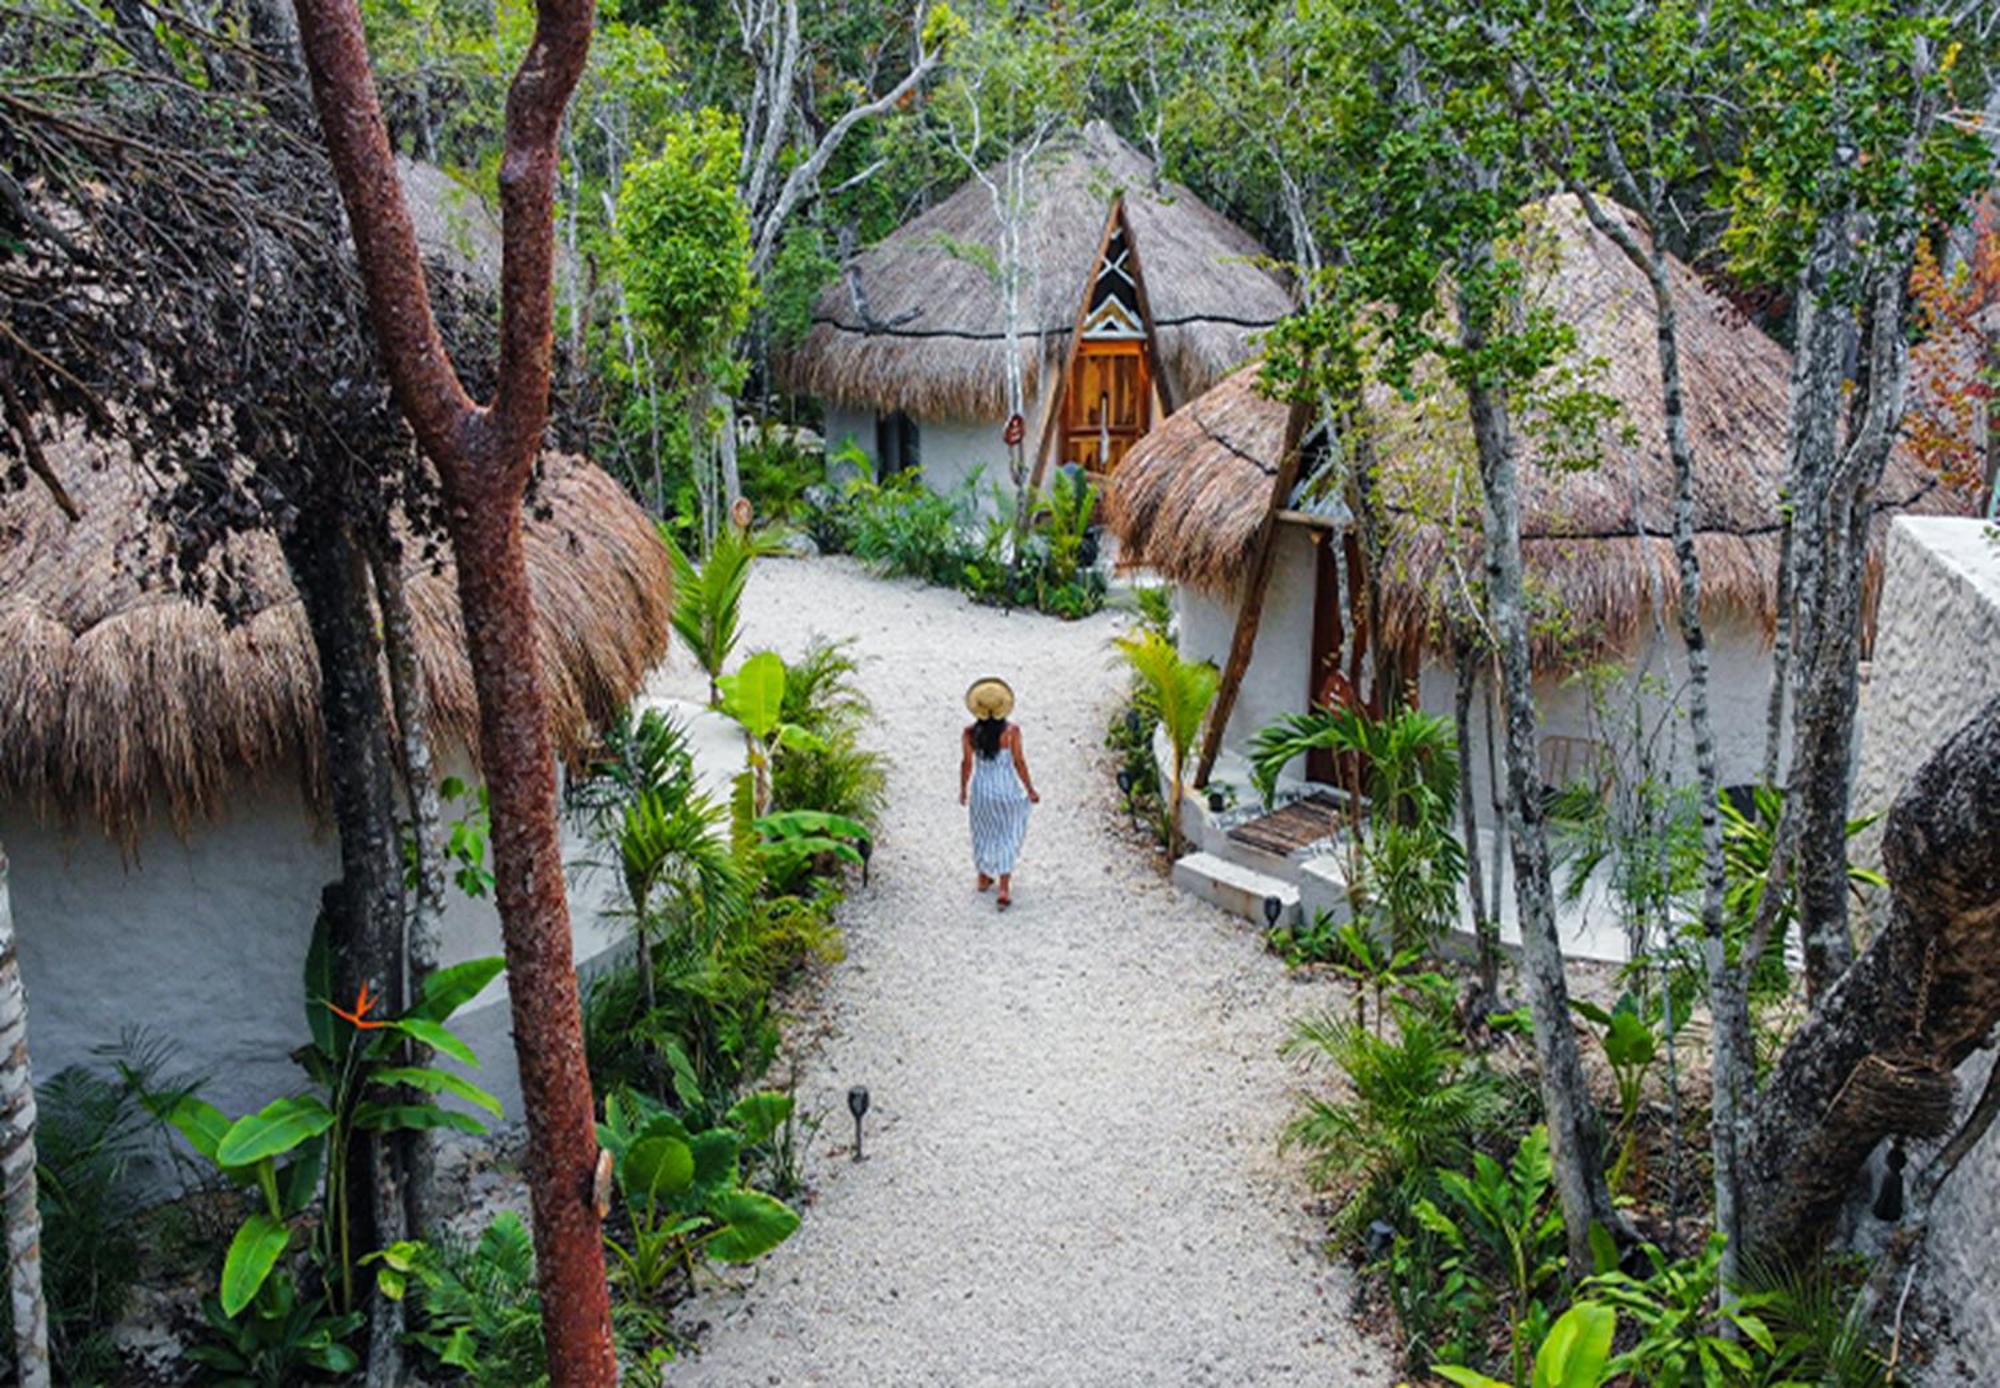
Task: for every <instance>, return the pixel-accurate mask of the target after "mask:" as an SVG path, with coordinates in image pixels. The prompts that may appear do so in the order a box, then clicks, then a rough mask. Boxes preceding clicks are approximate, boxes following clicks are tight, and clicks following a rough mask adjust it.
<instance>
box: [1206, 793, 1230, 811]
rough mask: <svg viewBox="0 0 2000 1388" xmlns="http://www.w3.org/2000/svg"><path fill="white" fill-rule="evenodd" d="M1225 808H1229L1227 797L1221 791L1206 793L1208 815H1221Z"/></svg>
mask: <svg viewBox="0 0 2000 1388" xmlns="http://www.w3.org/2000/svg"><path fill="white" fill-rule="evenodd" d="M1227 808H1229V800H1228V797H1227V796H1225V795H1224V794H1223V793H1222V792H1221V791H1219V790H1211V791H1210V792H1209V793H1208V812H1209V813H1210V814H1221V813H1222V812H1223V811H1224V810H1225V809H1227Z"/></svg>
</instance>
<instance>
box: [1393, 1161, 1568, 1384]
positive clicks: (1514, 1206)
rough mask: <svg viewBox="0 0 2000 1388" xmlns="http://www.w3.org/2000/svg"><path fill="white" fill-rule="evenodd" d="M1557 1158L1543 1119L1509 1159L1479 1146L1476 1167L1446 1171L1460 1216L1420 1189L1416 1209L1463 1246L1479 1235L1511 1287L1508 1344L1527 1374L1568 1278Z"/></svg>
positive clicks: (1446, 1192)
mask: <svg viewBox="0 0 2000 1388" xmlns="http://www.w3.org/2000/svg"><path fill="white" fill-rule="evenodd" d="M1554 1178H1555V1166H1554V1164H1553V1163H1552V1162H1551V1160H1550V1158H1549V1130H1548V1129H1547V1128H1546V1127H1545V1126H1543V1125H1541V1124H1539V1123H1538V1124H1536V1125H1535V1126H1534V1127H1533V1128H1531V1129H1530V1130H1529V1132H1528V1135H1527V1136H1526V1137H1524V1138H1522V1139H1521V1145H1520V1146H1519V1147H1518V1148H1516V1149H1515V1152H1514V1159H1513V1161H1512V1162H1510V1163H1509V1164H1508V1165H1507V1166H1506V1167H1504V1168H1503V1167H1502V1166H1501V1165H1500V1163H1499V1162H1497V1161H1495V1160H1494V1159H1493V1158H1491V1157H1489V1156H1487V1155H1486V1154H1485V1153H1484V1152H1475V1153H1474V1154H1473V1157H1472V1172H1471V1174H1470V1175H1468V1174H1466V1173H1465V1172H1463V1171H1440V1172H1438V1175H1437V1180H1438V1185H1439V1187H1440V1188H1441V1190H1442V1192H1443V1199H1444V1202H1445V1203H1446V1204H1449V1205H1450V1206H1451V1207H1452V1209H1453V1211H1454V1213H1455V1214H1456V1215H1457V1216H1458V1218H1457V1219H1456V1220H1454V1219H1452V1218H1451V1217H1449V1216H1447V1215H1446V1214H1445V1212H1444V1211H1443V1210H1442V1209H1440V1208H1439V1206H1438V1204H1437V1203H1436V1202H1434V1201H1432V1200H1431V1199H1430V1198H1429V1197H1428V1196H1418V1197H1417V1199H1416V1200H1415V1201H1414V1202H1413V1203H1412V1206H1411V1213H1412V1214H1414V1215H1415V1217H1416V1219H1417V1222H1418V1223H1419V1224H1421V1225H1422V1226H1423V1227H1424V1228H1426V1229H1428V1230H1429V1231H1430V1232H1431V1233H1433V1234H1435V1235H1437V1236H1438V1237H1439V1238H1440V1239H1442V1240H1443V1241H1444V1242H1445V1243H1446V1244H1447V1245H1449V1246H1450V1247H1451V1248H1452V1249H1454V1250H1456V1251H1457V1252H1460V1253H1464V1252H1465V1251H1466V1250H1467V1248H1468V1246H1469V1244H1470V1243H1474V1242H1476V1243H1477V1244H1478V1246H1479V1247H1480V1248H1482V1249H1483V1250H1484V1253H1485V1256H1486V1258H1487V1259H1488V1261H1489V1262H1490V1264H1491V1265H1492V1266H1494V1267H1496V1268H1498V1269H1499V1271H1500V1276H1501V1279H1502V1281H1503V1283H1504V1284H1505V1286H1506V1288H1507V1300H1506V1306H1507V1320H1508V1345H1509V1347H1510V1354H1511V1356H1512V1359H1513V1365H1514V1379H1515V1381H1516V1382H1519V1381H1520V1380H1521V1379H1522V1378H1523V1376H1524V1374H1525V1371H1526V1368H1527V1360H1528V1346H1529V1342H1530V1340H1531V1339H1532V1338H1533V1337H1534V1335H1535V1332H1536V1330H1537V1329H1538V1325H1537V1322H1538V1321H1543V1320H1545V1318H1546V1314H1547V1313H1546V1310H1545V1308H1544V1307H1543V1305H1542V1303H1541V1301H1540V1297H1541V1294H1542V1292H1543V1291H1544V1290H1546V1289H1549V1288H1552V1287H1554V1286H1556V1285H1557V1284H1559V1283H1560V1281H1561V1278H1562V1270H1563V1259H1564V1255H1565V1240H1564V1232H1563V1222H1562V1211H1561V1210H1560V1209H1558V1208H1550V1201H1549V1191H1550V1187H1551V1185H1552V1184H1553V1182H1554Z"/></svg>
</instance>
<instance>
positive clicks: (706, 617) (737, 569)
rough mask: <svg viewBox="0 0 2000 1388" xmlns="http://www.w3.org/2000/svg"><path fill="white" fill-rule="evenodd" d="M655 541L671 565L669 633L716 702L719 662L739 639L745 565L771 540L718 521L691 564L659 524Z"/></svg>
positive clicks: (724, 661) (747, 573) (725, 661)
mask: <svg viewBox="0 0 2000 1388" xmlns="http://www.w3.org/2000/svg"><path fill="white" fill-rule="evenodd" d="M660 540H661V543H663V544H664V545H666V547H667V557H668V558H669V560H671V562H672V564H673V570H674V606H673V613H672V616H671V618H670V621H671V623H672V625H673V629H674V634H675V635H676V636H678V637H679V638H680V640H681V645H682V646H683V647H684V648H685V649H686V650H687V652H688V654H689V655H691V656H693V657H694V660H695V663H696V664H697V665H699V666H700V667H701V669H702V672H703V673H704V674H706V675H707V676H708V697H709V701H710V702H711V703H717V702H720V701H721V698H722V689H721V681H722V671H723V667H724V666H726V665H727V664H728V663H729V657H730V655H731V653H732V652H734V651H735V649H736V643H737V642H738V641H740V640H742V639H743V590H744V589H745V588H746V587H748V586H749V582H750V569H751V566H752V565H753V564H754V563H755V562H756V561H757V560H758V559H759V558H761V557H763V556H765V555H767V554H770V553H771V552H772V544H771V541H770V540H768V539H766V538H765V537H764V536H763V535H761V534H753V533H752V532H750V531H748V530H744V529H742V528H741V527H739V526H735V525H725V526H722V527H721V528H720V529H719V530H718V531H717V532H716V536H715V542H714V544H713V545H711V546H710V547H709V551H708V557H707V558H706V559H704V560H703V561H702V562H701V564H700V565H699V566H697V565H696V564H695V562H694V561H693V560H692V559H690V558H689V557H688V555H687V554H686V552H685V551H683V550H682V549H681V547H680V545H679V543H678V542H676V541H675V539H674V537H673V536H672V534H670V533H669V532H667V531H666V530H664V529H663V530H662V531H661V532H660Z"/></svg>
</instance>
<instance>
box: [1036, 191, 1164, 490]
mask: <svg viewBox="0 0 2000 1388" xmlns="http://www.w3.org/2000/svg"><path fill="white" fill-rule="evenodd" d="M1120 230H1123V231H1124V233H1125V247H1126V250H1127V251H1128V252H1129V254H1130V257H1131V261H1132V287H1133V290H1134V297H1135V298H1136V299H1137V300H1138V302H1139V321H1140V324H1141V326H1143V327H1144V328H1145V330H1146V335H1145V338H1144V339H1143V340H1144V342H1145V355H1146V366H1147V369H1148V371H1150V372H1151V374H1152V378H1153V382H1154V388H1155V389H1157V390H1158V391H1159V392H1160V418H1161V419H1165V418H1166V417H1167V416H1168V415H1170V414H1172V413H1173V409H1174V404H1173V398H1172V395H1171V394H1170V392H1169V390H1168V388H1167V377H1166V373H1165V372H1164V371H1162V370H1161V369H1160V344H1159V342H1158V341H1157V339H1156V338H1155V336H1154V333H1153V308H1152V301H1151V300H1150V299H1148V298H1147V296H1146V276H1145V272H1144V271H1143V270H1141V269H1140V267H1139V238H1138V237H1136V236H1134V235H1133V234H1132V224H1131V222H1130V221H1129V220H1127V218H1126V216H1125V195H1124V194H1123V193H1120V194H1119V195H1118V196H1117V197H1116V198H1114V199H1112V202H1111V212H1110V215H1109V216H1107V217H1106V218H1105V219H1104V231H1103V233H1102V234H1101V235H1099V236H1098V238H1097V254H1095V255H1093V256H1092V257H1091V258H1090V269H1089V270H1088V271H1086V272H1085V274H1084V279H1083V294H1082V295H1081V296H1080V297H1079V299H1078V301H1077V308H1076V321H1075V322H1074V323H1073V324H1071V326H1070V330H1069V349H1068V350H1067V351H1066V352H1064V353H1063V364H1062V374H1061V375H1060V376H1058V377H1057V378H1056V388H1055V389H1056V393H1055V397H1054V401H1053V406H1052V408H1051V409H1050V410H1049V412H1048V415H1047V417H1046V418H1045V419H1044V420H1043V422H1042V436H1041V439H1040V441H1039V442H1038V443H1037V444H1036V445H1035V465H1034V467H1033V469H1031V470H1030V472H1029V474H1028V486H1029V488H1030V489H1031V490H1032V489H1033V488H1036V487H1039V486H1041V485H1042V477H1043V476H1044V474H1046V473H1047V472H1048V467H1049V444H1050V442H1051V441H1052V439H1053V437H1054V435H1055V433H1056V431H1057V429H1058V428H1059V427H1060V422H1061V420H1062V417H1063V408H1064V406H1065V405H1066V404H1067V403H1068V396H1069V378H1070V373H1071V372H1072V371H1074V370H1075V369H1076V359H1077V354H1078V352H1079V351H1080V350H1081V349H1082V347H1083V325H1084V323H1085V322H1086V321H1087V320H1088V319H1089V317H1090V296H1091V293H1092V291H1094V290H1095V289H1096V288H1097V272H1098V270H1099V269H1101V268H1102V267H1103V265H1104V253H1105V252H1106V251H1107V250H1109V249H1110V248H1111V240H1112V237H1114V236H1115V235H1116V234H1117V233H1118V232H1119V231H1120ZM1150 408H1151V402H1150V401H1149V402H1148V409H1149V410H1150ZM1157 422H1158V421H1155V420H1148V421H1147V429H1148V430H1149V431H1150V430H1151V428H1152V426H1153V424H1155V423H1157ZM1141 437H1144V435H1141Z"/></svg>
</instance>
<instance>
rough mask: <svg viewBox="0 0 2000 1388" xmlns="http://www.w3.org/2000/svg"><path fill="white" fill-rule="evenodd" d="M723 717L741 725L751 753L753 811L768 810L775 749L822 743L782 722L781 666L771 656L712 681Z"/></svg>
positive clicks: (812, 747)
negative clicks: (717, 690) (719, 695)
mask: <svg viewBox="0 0 2000 1388" xmlns="http://www.w3.org/2000/svg"><path fill="white" fill-rule="evenodd" d="M716 683H717V685H718V687H719V688H720V690H721V704H720V707H721V709H722V712H724V713H725V714H727V715H728V716H729V717H731V718H734V719H735V720H736V721H737V723H739V724H740V725H742V728H743V740H744V742H745V744H746V745H747V747H748V749H749V753H750V772H751V775H752V777H753V778H754V781H753V783H754V786H755V789H756V802H755V803H756V811H757V813H758V814H760V815H761V814H763V813H764V812H765V811H766V810H768V809H770V807H771V761H772V759H773V758H774V757H776V756H777V754H778V750H779V749H780V748H781V747H782V748H790V749H792V750H793V751H799V752H813V751H818V750H819V749H821V748H822V747H824V746H825V745H826V744H825V743H824V742H823V741H821V739H820V738H819V737H818V736H817V735H816V734H814V733H811V732H808V731H807V730H806V729H804V728H802V727H800V726H799V725H798V724H796V723H788V722H786V721H785V716H784V709H785V662H784V660H783V659H782V658H780V657H779V656H778V654H777V653H776V652H774V651H760V652H758V653H757V654H756V655H753V656H751V657H750V658H749V659H748V660H746V661H744V662H743V668H742V669H740V670H738V671H737V672H736V673H735V674H733V675H724V676H722V678H721V679H719V680H718V681H716Z"/></svg>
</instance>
